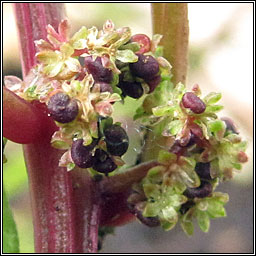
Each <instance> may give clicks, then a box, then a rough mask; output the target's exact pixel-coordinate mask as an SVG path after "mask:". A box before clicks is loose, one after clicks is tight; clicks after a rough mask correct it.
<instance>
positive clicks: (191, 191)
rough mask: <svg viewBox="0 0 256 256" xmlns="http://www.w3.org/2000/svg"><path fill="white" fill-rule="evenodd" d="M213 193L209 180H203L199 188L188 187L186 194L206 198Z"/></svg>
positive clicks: (191, 196)
mask: <svg viewBox="0 0 256 256" xmlns="http://www.w3.org/2000/svg"><path fill="white" fill-rule="evenodd" d="M211 193H212V185H211V183H209V182H207V181H201V185H200V186H199V187H198V188H187V189H186V190H185V192H184V195H185V196H186V197H188V198H195V197H198V198H204V197H206V196H209V195H210V194H211Z"/></svg>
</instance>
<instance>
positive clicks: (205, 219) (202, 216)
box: [196, 210, 210, 232]
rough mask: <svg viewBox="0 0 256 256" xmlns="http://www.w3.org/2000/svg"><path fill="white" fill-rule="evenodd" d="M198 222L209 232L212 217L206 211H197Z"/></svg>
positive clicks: (203, 229)
mask: <svg viewBox="0 0 256 256" xmlns="http://www.w3.org/2000/svg"><path fill="white" fill-rule="evenodd" d="M196 217H197V223H198V225H199V227H200V229H201V230H202V231H203V232H208V231H209V228H210V219H209V216H208V214H207V212H205V211H200V210H197V211H196Z"/></svg>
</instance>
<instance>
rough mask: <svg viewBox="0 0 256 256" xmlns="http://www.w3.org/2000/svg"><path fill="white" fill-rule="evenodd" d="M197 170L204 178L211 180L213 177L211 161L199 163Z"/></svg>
mask: <svg viewBox="0 0 256 256" xmlns="http://www.w3.org/2000/svg"><path fill="white" fill-rule="evenodd" d="M195 171H196V173H197V174H198V176H199V177H200V178H202V179H206V180H211V179H212V177H211V175H210V163H209V162H208V163H200V162H199V163H197V164H196V167H195Z"/></svg>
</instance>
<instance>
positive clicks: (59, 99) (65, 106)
mask: <svg viewBox="0 0 256 256" xmlns="http://www.w3.org/2000/svg"><path fill="white" fill-rule="evenodd" d="M47 108H48V110H49V113H50V115H51V116H52V118H53V119H54V120H55V121H57V122H60V123H69V122H71V121H73V120H74V119H75V118H76V117H77V114H78V105H77V101H76V100H71V99H70V97H69V96H68V95H67V94H65V93H62V92H59V93H56V94H54V95H53V96H52V97H51V98H50V100H49V102H48V104H47Z"/></svg>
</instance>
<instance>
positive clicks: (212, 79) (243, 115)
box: [3, 3, 253, 253]
mask: <svg viewBox="0 0 256 256" xmlns="http://www.w3.org/2000/svg"><path fill="white" fill-rule="evenodd" d="M66 10H67V16H68V18H69V19H70V21H71V23H72V32H74V31H76V30H77V29H78V28H79V27H80V26H82V25H86V26H87V27H90V26H92V25H96V26H98V27H99V28H100V27H101V26H102V24H103V23H104V21H105V20H106V19H111V20H112V21H113V22H114V23H115V25H116V27H121V26H129V27H131V28H132V32H133V33H134V34H136V33H145V34H148V35H151V33H152V30H151V18H150V16H151V14H150V4H148V3H117V4H114V3H106V4H101V3H90V4H89V3H88V4H86V3H67V4H66ZM188 10H189V23H190V48H189V70H188V71H189V73H188V83H187V87H188V88H190V87H191V86H192V85H193V84H194V83H198V84H199V85H200V87H201V89H202V91H203V93H205V94H206V93H208V92H210V91H220V92H222V93H223V99H222V102H221V103H222V104H223V105H224V106H225V111H223V112H222V113H221V115H222V116H226V115H228V116H231V117H232V118H233V120H234V121H235V122H236V123H237V125H238V126H239V127H240V131H241V133H242V134H243V136H244V137H245V138H246V139H247V140H248V141H249V145H248V150H247V152H248V154H249V157H250V160H249V162H248V163H247V164H246V165H245V166H244V169H243V171H242V172H241V173H240V174H237V175H236V176H235V178H234V180H232V181H231V182H228V183H224V184H222V185H221V186H220V189H219V190H221V191H223V192H227V193H229V195H230V202H229V203H228V204H227V207H226V209H227V214H228V217H227V218H223V219H217V220H213V221H211V223H212V226H211V228H210V231H209V233H208V234H204V233H202V232H201V231H200V230H199V229H196V231H195V235H194V236H193V237H192V238H188V237H186V236H185V234H184V233H183V231H182V230H181V228H180V226H179V225H177V226H176V227H175V228H174V230H172V231H170V232H164V231H162V230H161V229H160V228H159V229H158V228H156V229H150V228H148V227H145V226H143V225H141V224H139V223H138V222H134V223H131V224H129V225H126V226H124V227H120V228H117V229H116V231H115V235H114V236H113V235H111V236H109V237H107V239H106V241H105V244H104V247H103V250H102V252H104V253H113V252H115V253H118V252H119V253H252V252H253V160H252V159H253V156H252V154H253V142H252V141H253V135H252V134H253V4H249V3H208V4H204V3H203V4H200V3H190V4H188ZM166 29H168V28H166ZM3 39H4V40H3V41H4V45H3V47H4V48H3V49H4V54H3V61H4V62H3V64H4V65H3V68H4V75H7V74H8V75H17V76H19V77H21V70H20V62H19V50H18V43H17V42H18V41H17V35H16V27H15V20H14V16H13V12H12V6H11V4H9V3H4V4H3ZM134 104H138V102H137V101H136V100H132V99H131V100H129V103H128V105H127V107H123V106H122V105H118V107H117V108H116V109H118V110H116V112H115V116H116V118H118V119H119V120H121V121H122V122H123V123H124V125H125V127H126V128H127V130H128V132H129V133H130V134H131V135H132V136H133V140H132V143H131V146H130V147H129V152H128V153H127V154H126V156H125V157H126V160H127V161H128V162H129V163H132V162H134V159H135V155H136V152H137V151H138V150H139V143H138V138H139V136H140V135H139V134H138V133H137V131H136V125H134V124H133V122H132V118H131V117H132V113H133V111H134V109H135V107H134ZM131 106H132V107H131ZM6 156H7V159H8V162H7V164H5V165H4V172H3V180H4V184H5V188H6V191H7V194H8V197H9V200H10V203H11V207H12V210H13V213H14V217H15V221H16V223H17V228H18V233H19V238H20V251H21V252H22V253H32V252H33V251H34V249H33V226H32V217H31V209H30V202H29V193H28V180H27V175H26V170H25V164H24V160H23V154H22V147H21V145H18V144H15V143H12V142H10V141H9V142H8V143H7V146H6Z"/></svg>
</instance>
